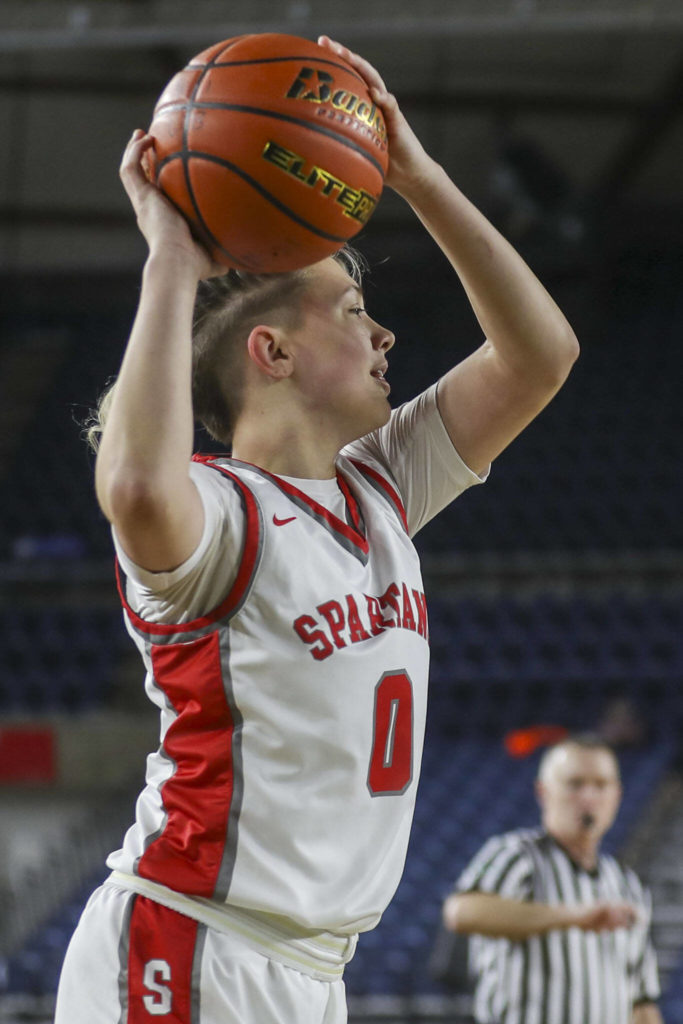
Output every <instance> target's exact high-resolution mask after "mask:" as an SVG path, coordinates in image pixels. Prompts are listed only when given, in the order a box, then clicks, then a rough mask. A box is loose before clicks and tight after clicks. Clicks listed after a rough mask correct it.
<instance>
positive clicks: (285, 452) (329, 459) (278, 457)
mask: <svg viewBox="0 0 683 1024" xmlns="http://www.w3.org/2000/svg"><path fill="white" fill-rule="evenodd" d="M340 447H341V444H340V443H339V440H338V439H337V438H329V437H325V435H324V432H322V431H321V432H319V433H318V435H317V436H316V435H315V434H313V433H312V432H310V431H309V430H307V429H306V430H304V429H301V428H299V427H298V426H297V425H295V426H292V425H289V426H288V425H287V424H285V423H282V422H280V423H279V424H272V425H271V426H270V427H268V428H267V429H264V424H263V422H259V424H258V426H257V427H254V425H253V424H249V423H246V422H244V423H240V424H239V425H238V428H237V429H236V430H235V436H234V439H233V445H232V454H233V457H234V458H236V459H242V460H243V461H244V462H251V463H253V464H254V465H255V466H260V467H261V468H262V469H266V470H268V472H269V473H275V474H276V475H277V476H291V477H299V478H301V479H306V480H326V479H329V478H331V477H333V476H334V475H335V459H336V457H337V454H338V452H339V449H340Z"/></svg>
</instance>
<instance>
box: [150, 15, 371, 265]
mask: <svg viewBox="0 0 683 1024" xmlns="http://www.w3.org/2000/svg"><path fill="white" fill-rule="evenodd" d="M150 133H151V135H152V136H153V137H154V152H153V157H152V161H151V164H152V173H153V177H154V180H155V181H156V183H157V184H158V185H159V187H160V189H161V190H162V191H163V192H164V194H165V195H166V196H167V197H168V198H169V199H170V200H171V201H172V202H173V203H174V204H175V206H176V207H177V208H178V209H179V210H180V211H181V213H183V214H184V216H185V217H186V218H187V220H188V222H189V223H190V226H191V228H192V231H193V233H194V234H195V236H196V237H197V238H198V239H199V240H200V241H201V242H202V243H203V244H204V245H206V247H207V248H208V249H209V251H210V252H211V255H212V256H213V258H214V259H216V260H217V261H218V262H220V263H222V264H224V265H225V266H230V267H236V268H238V269H242V270H249V271H252V272H255V273H274V272H278V271H286V270H294V269H297V268H299V267H303V266H307V265H308V264H311V263H315V262H316V261H317V260H320V259H324V258H325V257H326V256H329V255H331V254H332V253H333V252H336V251H337V249H339V248H340V247H341V246H342V245H343V244H344V243H345V242H347V241H349V240H350V239H351V238H353V236H354V235H356V234H357V233H358V231H360V230H361V228H362V227H363V225H364V224H366V223H367V221H368V219H369V218H370V216H371V215H372V213H373V211H374V210H375V208H376V206H377V203H378V201H379V198H380V195H381V193H382V188H383V185H384V175H385V173H386V170H387V165H388V159H389V154H388V146H387V133H386V127H385V124H384V118H383V116H382V112H381V110H380V109H379V108H378V107H377V106H376V105H375V104H374V103H373V102H372V99H371V97H370V95H369V93H368V89H367V86H366V84H365V82H364V80H363V78H362V77H361V76H360V75H359V74H358V73H357V72H356V71H355V70H354V69H353V68H352V67H351V66H350V65H349V64H348V63H347V62H346V61H344V60H342V59H341V58H340V57H338V56H337V55H336V54H334V53H332V52H331V51H329V50H326V49H325V48H324V47H322V46H319V45H318V44H317V43H313V42H311V41H310V40H307V39H300V38H299V37H297V36H288V35H281V34H278V33H263V34H257V35H247V36H238V37H236V38H235V39H228V40H225V41H223V42H221V43H217V44H216V45H215V46H212V47H210V48H209V49H208V50H205V51H203V52H202V53H200V54H198V55H197V56H196V57H195V58H193V59H192V60H191V61H190V62H189V64H188V65H187V67H185V68H184V69H183V70H182V71H181V72H179V73H178V74H177V75H175V77H174V78H173V79H171V81H170V82H169V83H168V85H167V86H166V88H165V89H164V91H163V93H162V94H161V96H160V97H159V100H158V102H157V104H156V107H155V110H154V117H153V120H152V125H151V127H150Z"/></svg>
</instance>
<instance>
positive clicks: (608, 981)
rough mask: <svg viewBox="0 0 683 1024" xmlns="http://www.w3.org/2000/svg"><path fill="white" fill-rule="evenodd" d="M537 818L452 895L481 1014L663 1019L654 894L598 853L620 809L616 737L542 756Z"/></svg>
mask: <svg viewBox="0 0 683 1024" xmlns="http://www.w3.org/2000/svg"><path fill="white" fill-rule="evenodd" d="M536 793H537V797H538V801H539V804H540V806H541V811H542V827H541V828H538V829H518V830H516V831H513V832H508V833H506V834H504V835H499V836H494V837H493V838H492V839H490V840H489V841H488V842H487V843H485V845H484V846H483V848H482V849H481V850H480V851H479V853H478V854H477V855H476V856H475V857H474V858H473V860H472V861H471V863H470V864H469V865H468V866H467V868H466V869H465V870H464V871H463V873H462V875H461V876H460V878H459V879H458V882H457V884H456V887H455V891H454V892H453V893H452V894H451V895H450V896H449V897H448V898H447V899H446V901H445V904H444V908H443V917H444V923H445V925H446V927H447V928H448V929H450V930H451V931H456V932H463V933H466V934H471V935H472V936H473V938H472V939H471V941H470V967H471V969H472V972H473V974H474V976H475V980H476V988H475V994H474V1017H475V1020H476V1021H477V1022H478V1024H662V1016H661V1014H660V1012H659V1008H658V1006H657V1003H656V1000H657V998H658V997H659V980H658V975H657V963H656V959H655V953H654V950H653V948H652V944H651V941H650V936H649V930H650V911H651V907H650V897H649V894H648V893H647V891H646V890H645V889H644V887H643V885H642V884H641V882H640V881H639V879H638V877H637V876H636V874H635V873H634V872H633V871H631V870H630V869H628V868H625V867H622V865H620V864H619V863H618V861H616V860H615V859H614V858H613V857H611V856H608V855H607V854H604V853H601V852H600V842H601V839H602V837H603V836H604V834H605V833H606V832H607V830H608V829H609V828H610V826H611V825H612V822H613V821H614V818H615V816H616V813H617V810H618V808H619V802H620V799H621V785H620V781H619V766H618V763H617V760H616V757H615V755H614V753H613V752H612V750H611V748H610V747H608V746H606V745H605V744H604V742H602V741H601V740H600V739H597V738H593V737H590V736H577V737H570V738H569V739H567V740H563V741H562V742H561V743H558V744H557V745H556V746H554V747H551V748H550V749H549V750H548V751H546V753H545V755H544V756H543V758H542V760H541V763H540V766H539V772H538V778H537V781H536Z"/></svg>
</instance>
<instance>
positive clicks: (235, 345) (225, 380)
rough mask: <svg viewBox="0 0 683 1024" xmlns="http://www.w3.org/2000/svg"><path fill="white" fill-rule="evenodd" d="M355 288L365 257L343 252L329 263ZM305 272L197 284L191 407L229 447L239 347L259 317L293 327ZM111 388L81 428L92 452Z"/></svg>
mask: <svg viewBox="0 0 683 1024" xmlns="http://www.w3.org/2000/svg"><path fill="white" fill-rule="evenodd" d="M332 258H333V259H334V260H336V261H337V262H338V263H339V264H340V265H341V266H342V267H343V268H344V270H345V271H346V272H347V274H348V275H349V277H351V278H352V280H353V281H354V282H355V283H356V284H358V285H359V286H360V285H361V283H362V279H363V275H364V274H365V272H366V271H367V269H368V265H367V262H366V260H365V257H364V256H363V255H362V254H361V253H360V252H358V251H357V250H356V249H353V248H351V247H350V246H344V248H343V249H340V250H339V251H338V252H336V253H334V255H333V257H332ZM307 270H308V268H306V267H304V268H303V269H301V270H292V271H289V272H287V273H280V274H248V273H245V272H242V271H239V270H229V271H228V273H227V274H225V275H224V276H222V277H214V278H209V279H208V280H206V281H200V283H199V287H198V289H197V299H196V302H195V309H194V318H193V325H192V406H193V409H194V414H195V418H196V419H197V420H198V421H199V422H200V423H201V424H202V426H204V427H205V429H206V430H207V431H208V432H209V434H210V435H211V436H212V437H213V438H215V439H216V440H217V441H220V442H221V443H222V444H225V445H228V446H229V445H230V443H231V439H232V433H233V431H234V428H235V422H236V420H237V417H238V416H239V413H240V409H241V406H242V386H243V380H242V377H243V367H244V361H243V358H242V357H243V352H244V349H243V347H242V343H243V342H244V340H245V339H246V337H247V336H248V334H249V331H250V330H251V328H252V327H254V326H255V325H256V324H257V323H258V321H259V320H260V319H262V317H263V316H264V314H269V315H272V314H274V313H276V314H277V316H278V318H279V319H280V320H281V321H283V322H285V323H287V324H288V325H290V326H291V325H292V324H293V322H294V321H295V319H296V317H297V316H298V313H299V302H298V298H299V296H300V294H301V292H302V291H303V289H304V287H305V285H306V283H307V280H308V275H307ZM115 388H116V380H115V379H114V380H113V381H110V382H109V383H108V384H107V387H106V388H105V389H104V391H103V392H102V394H101V395H100V397H99V399H98V401H97V404H96V406H95V408H94V409H93V410H92V411H91V412H90V415H89V416H88V419H87V420H86V422H85V423H84V436H85V440H86V441H87V443H88V445H89V446H90V448H91V449H92V450H93V451H94V452H97V450H98V448H99V446H100V440H101V437H102V431H103V430H104V426H105V423H106V420H107V416H108V413H109V410H110V408H111V403H112V400H113V397H114V392H115Z"/></svg>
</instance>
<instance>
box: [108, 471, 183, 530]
mask: <svg viewBox="0 0 683 1024" xmlns="http://www.w3.org/2000/svg"><path fill="white" fill-rule="evenodd" d="M96 491H97V500H98V502H99V505H100V508H101V509H102V511H103V512H104V514H105V516H106V517H107V519H108V520H109V522H110V523H113V524H114V525H115V526H118V527H122V526H123V527H126V528H129V527H130V525H131V524H134V523H138V524H148V523H151V522H153V521H154V520H155V519H158V518H159V516H160V513H161V510H162V506H164V505H165V504H166V501H165V499H164V495H163V491H162V489H161V488H159V487H158V486H155V483H154V481H153V480H152V479H151V478H150V476H148V475H145V474H142V473H136V472H132V471H130V470H128V471H126V470H119V471H112V472H109V473H97V474H96Z"/></svg>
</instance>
